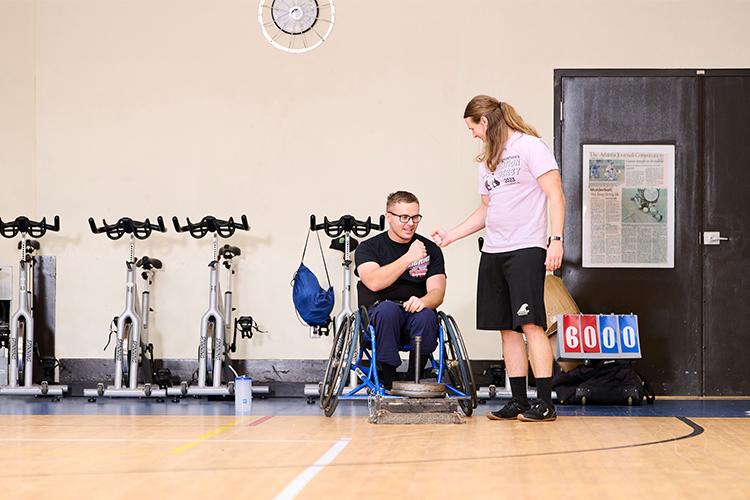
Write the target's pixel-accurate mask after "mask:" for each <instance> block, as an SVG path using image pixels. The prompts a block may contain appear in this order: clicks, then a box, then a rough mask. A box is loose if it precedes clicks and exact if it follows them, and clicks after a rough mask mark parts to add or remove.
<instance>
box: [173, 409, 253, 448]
mask: <svg viewBox="0 0 750 500" xmlns="http://www.w3.org/2000/svg"><path fill="white" fill-rule="evenodd" d="M254 418H257V417H255V416H247V417H243V418H241V419H239V420H235V421H234V422H232V423H231V424H228V425H225V426H223V427H219V428H218V429H214V430H212V431H211V432H209V433H207V434H204V435H202V436H201V437H199V438H198V439H194V440H192V441H190V442H189V443H185V444H183V445H182V446H179V447H177V448H175V449H174V450H172V451H170V452H169V453H170V454H175V453H182V452H183V451H187V450H189V449H190V448H193V447H195V446H198V445H199V444H201V443H202V442H203V441H206V440H208V439H211V438H212V437H214V436H215V435H217V434H220V433H222V432H224V431H225V430H227V429H231V428H232V427H235V426H237V425H239V424H241V423H243V422H247V421H248V420H251V419H254Z"/></svg>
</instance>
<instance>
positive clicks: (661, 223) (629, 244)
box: [581, 144, 675, 268]
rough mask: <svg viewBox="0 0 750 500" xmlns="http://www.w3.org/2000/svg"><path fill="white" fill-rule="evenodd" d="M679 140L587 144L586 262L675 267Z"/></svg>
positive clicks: (584, 252) (585, 200) (584, 242)
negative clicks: (666, 143)
mask: <svg viewBox="0 0 750 500" xmlns="http://www.w3.org/2000/svg"><path fill="white" fill-rule="evenodd" d="M674 165H675V146H674V145H621V144H617V145H613V144H584V145H583V176H582V178H583V203H582V209H583V238H582V240H581V241H582V244H583V267H671V268H673V267H674V239H675V235H674V231H675V203H674V197H675V192H674Z"/></svg>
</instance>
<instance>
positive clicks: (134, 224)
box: [89, 215, 167, 240]
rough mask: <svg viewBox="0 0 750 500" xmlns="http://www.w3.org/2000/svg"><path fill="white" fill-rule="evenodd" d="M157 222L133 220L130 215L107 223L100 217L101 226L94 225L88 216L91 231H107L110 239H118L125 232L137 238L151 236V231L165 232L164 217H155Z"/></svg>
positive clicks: (96, 232) (141, 238) (92, 219)
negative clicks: (114, 222) (113, 222)
mask: <svg viewBox="0 0 750 500" xmlns="http://www.w3.org/2000/svg"><path fill="white" fill-rule="evenodd" d="M156 220H157V222H158V224H151V221H150V220H148V219H146V220H145V221H143V222H139V221H135V220H133V219H131V218H130V217H123V218H121V219H120V220H119V221H117V223H116V224H107V221H106V220H104V219H102V224H104V225H103V226H102V227H96V222H95V221H94V218H93V217H89V226H90V227H91V232H92V233H94V234H99V233H107V237H108V238H109V239H110V240H119V239H120V238H122V235H124V234H125V233H128V234H132V235H133V236H135V237H136V238H138V239H139V240H145V239H146V238H148V237H149V236H151V232H152V231H158V232H160V233H166V232H167V228H166V227H165V226H164V219H162V218H161V215H160V216H158V217H157V218H156Z"/></svg>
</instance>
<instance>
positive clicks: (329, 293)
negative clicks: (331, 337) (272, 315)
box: [292, 231, 336, 326]
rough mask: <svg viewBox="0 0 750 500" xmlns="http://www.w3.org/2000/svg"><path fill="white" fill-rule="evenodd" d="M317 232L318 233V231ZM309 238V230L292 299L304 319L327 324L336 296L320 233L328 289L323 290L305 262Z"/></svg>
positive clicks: (311, 322) (310, 322)
mask: <svg viewBox="0 0 750 500" xmlns="http://www.w3.org/2000/svg"><path fill="white" fill-rule="evenodd" d="M315 234H318V233H317V231H316V233H315ZM309 240H310V231H307V238H306V239H305V248H304V250H302V261H301V262H300V264H299V268H297V272H296V273H294V278H293V279H292V301H294V308H295V309H296V310H297V314H299V316H300V318H302V321H304V322H305V323H307V324H308V325H309V326H325V325H327V324H328V323H329V321H330V319H329V315H330V314H331V311H333V306H334V303H335V302H336V297H335V295H334V293H333V287H332V286H331V278H330V276H328V266H326V258H325V255H323V245H322V244H321V243H320V235H318V246H320V256H321V257H322V258H323V267H324V268H325V270H326V278H328V290H323V288H322V287H321V286H320V283H318V278H316V277H315V275H314V274H313V272H312V271H310V269H308V267H307V266H305V264H304V260H305V253H306V252H307V242H308V241H309Z"/></svg>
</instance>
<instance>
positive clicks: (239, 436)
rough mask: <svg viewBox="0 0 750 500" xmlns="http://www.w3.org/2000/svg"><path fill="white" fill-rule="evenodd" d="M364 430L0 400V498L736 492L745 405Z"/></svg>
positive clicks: (228, 411) (359, 407)
mask: <svg viewBox="0 0 750 500" xmlns="http://www.w3.org/2000/svg"><path fill="white" fill-rule="evenodd" d="M502 403H503V402H502V401H499V400H493V401H489V402H488V404H483V405H480V406H479V407H478V408H477V409H476V410H475V416H474V417H472V418H466V419H465V421H466V423H465V424H464V425H456V424H453V425H375V424H369V423H367V415H368V409H367V404H366V403H355V402H342V403H341V404H340V406H339V409H337V411H336V414H335V415H334V416H333V417H331V418H326V417H325V416H323V415H322V412H321V411H320V409H319V408H318V406H317V405H308V404H306V401H305V399H303V398H296V399H295V398H289V399H283V398H270V399H267V400H259V399H256V400H254V402H253V414H252V415H250V416H239V415H235V414H234V404H233V402H232V401H206V400H205V399H201V400H192V399H185V400H183V401H181V402H180V403H179V404H175V403H171V402H170V401H169V400H168V401H167V402H164V403H157V402H153V401H146V400H127V399H105V398H99V399H98V401H97V402H95V403H88V402H86V399H85V398H80V397H67V398H62V400H61V401H59V402H56V403H53V402H50V401H49V400H48V399H47V400H43V399H42V398H38V399H34V398H23V397H3V398H2V399H0V478H1V479H2V487H0V498H2V499H5V498H7V499H27V498H28V499H35V500H38V499H40V498H54V499H55V500H66V499H77V500H79V499H88V498H97V499H99V498H103V499H119V498H122V499H131V500H136V499H137V500H141V499H151V498H155V499H156V498H158V499H171V498H179V499H181V500H189V499H193V498H212V499H213V498H247V499H300V500H302V499H326V498H330V499H358V500H359V499H362V500H366V499H383V498H387V499H401V498H403V499H422V498H425V499H426V498H430V499H432V498H435V499H438V498H441V499H443V498H458V499H474V498H476V499H485V498H487V499H489V498H498V499H502V498H513V499H524V498H535V499H544V498H552V499H560V498H576V499H580V498H597V499H599V498H601V499H618V498H628V499H632V498H647V499H651V498H656V499H660V500H661V499H664V500H666V499H673V498H680V499H683V498H696V499H704V498H721V499H748V498H750V399H728V400H712V399H692V400H683V399H667V398H660V399H657V401H656V403H655V404H654V405H648V406H647V405H645V404H644V405H643V406H638V407H593V406H587V407H565V406H559V405H558V406H557V409H558V419H557V421H556V422H550V423H524V422H518V421H507V422H497V421H489V420H487V419H486V418H485V417H484V414H485V413H486V412H487V411H488V410H490V409H496V408H497V407H499V406H500V405H501V404H502Z"/></svg>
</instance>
